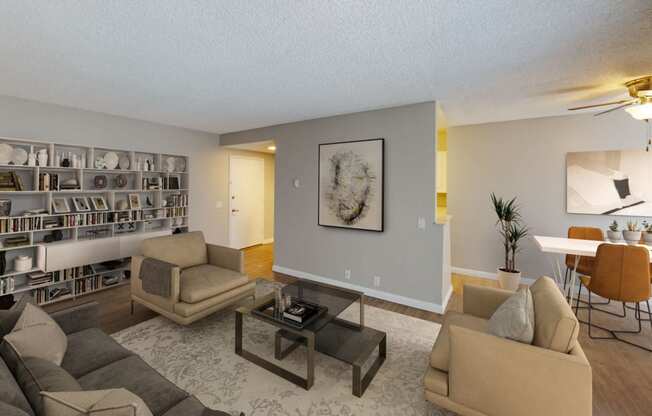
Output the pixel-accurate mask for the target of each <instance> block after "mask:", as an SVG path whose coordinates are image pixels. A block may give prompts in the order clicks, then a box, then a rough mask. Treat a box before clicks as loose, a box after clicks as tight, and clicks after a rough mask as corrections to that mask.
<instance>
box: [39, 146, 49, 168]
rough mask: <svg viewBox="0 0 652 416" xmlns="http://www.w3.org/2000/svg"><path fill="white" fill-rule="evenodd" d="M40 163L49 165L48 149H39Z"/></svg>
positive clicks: (40, 164)
mask: <svg viewBox="0 0 652 416" xmlns="http://www.w3.org/2000/svg"><path fill="white" fill-rule="evenodd" d="M37 158H38V165H39V166H47V165H48V151H47V150H46V149H41V150H39V151H38V156H37Z"/></svg>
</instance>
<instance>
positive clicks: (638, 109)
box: [625, 101, 652, 120]
mask: <svg viewBox="0 0 652 416" xmlns="http://www.w3.org/2000/svg"><path fill="white" fill-rule="evenodd" d="M625 111H627V112H628V113H629V115H630V116H632V117H634V118H635V119H636V120H650V119H652V101H648V102H644V103H641V104H634V105H631V106H629V107H627V108H625Z"/></svg>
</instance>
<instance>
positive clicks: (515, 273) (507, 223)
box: [491, 193, 528, 291]
mask: <svg viewBox="0 0 652 416" xmlns="http://www.w3.org/2000/svg"><path fill="white" fill-rule="evenodd" d="M491 202H492V204H493V207H494V211H495V212H496V216H497V217H498V220H497V221H496V228H497V229H498V233H499V234H500V237H501V240H502V244H503V248H504V250H505V263H504V265H503V266H502V267H499V268H498V282H499V283H500V286H501V287H502V288H503V289H507V290H513V291H516V290H517V289H518V286H519V284H520V283H521V272H520V271H519V270H518V269H517V268H516V254H517V253H518V252H519V251H520V249H521V246H520V243H521V240H522V239H523V238H525V237H526V236H527V235H528V228H527V227H526V226H524V225H523V224H521V213H520V211H519V206H518V204H517V203H516V197H514V198H512V199H510V200H504V199H503V198H499V197H497V196H496V195H495V194H493V193H492V194H491Z"/></svg>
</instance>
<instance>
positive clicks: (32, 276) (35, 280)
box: [27, 271, 52, 286]
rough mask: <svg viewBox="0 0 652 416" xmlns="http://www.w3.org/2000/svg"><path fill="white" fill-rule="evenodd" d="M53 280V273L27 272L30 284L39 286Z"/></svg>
mask: <svg viewBox="0 0 652 416" xmlns="http://www.w3.org/2000/svg"><path fill="white" fill-rule="evenodd" d="M51 281H52V273H45V272H42V271H37V272H33V273H29V274H27V284H28V285H29V286H38V285H42V284H44V283H50V282H51Z"/></svg>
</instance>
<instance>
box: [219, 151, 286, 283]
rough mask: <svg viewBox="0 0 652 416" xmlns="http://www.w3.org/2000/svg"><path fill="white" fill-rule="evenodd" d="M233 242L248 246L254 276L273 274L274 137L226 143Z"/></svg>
mask: <svg viewBox="0 0 652 416" xmlns="http://www.w3.org/2000/svg"><path fill="white" fill-rule="evenodd" d="M226 148H227V151H228V152H229V155H228V161H229V169H228V172H229V202H228V210H229V211H228V213H229V221H228V234H229V245H230V246H231V247H232V248H236V249H245V250H244V252H245V269H246V271H247V274H248V275H249V276H250V277H270V276H271V275H272V270H271V268H272V264H273V243H274V172H275V152H276V145H275V143H274V141H272V140H267V141H263V142H255V143H246V144H239V145H231V146H226Z"/></svg>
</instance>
